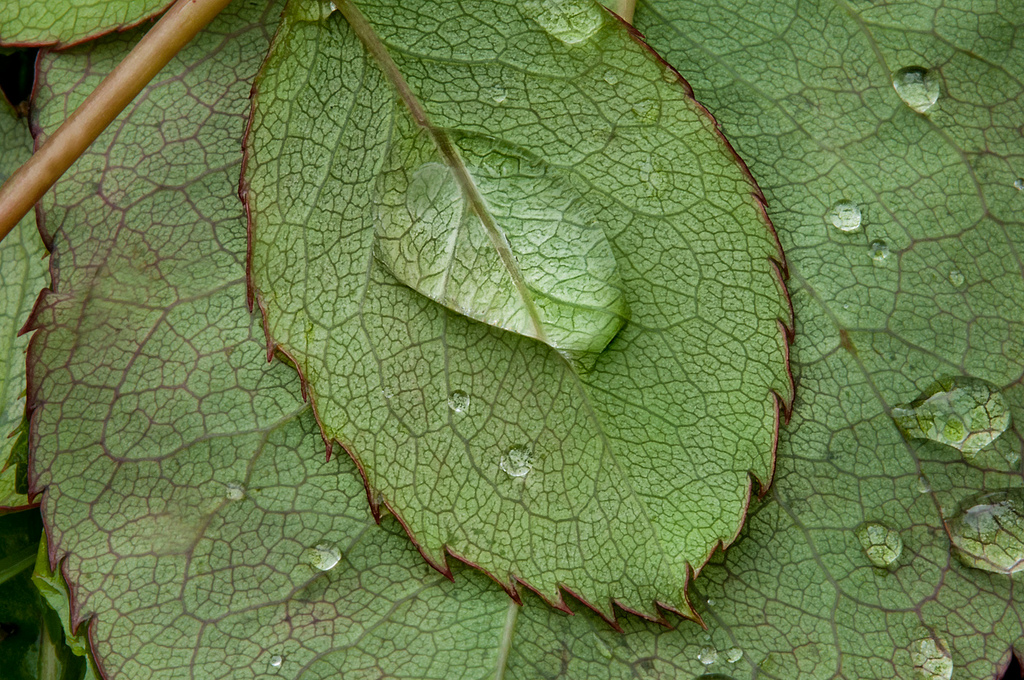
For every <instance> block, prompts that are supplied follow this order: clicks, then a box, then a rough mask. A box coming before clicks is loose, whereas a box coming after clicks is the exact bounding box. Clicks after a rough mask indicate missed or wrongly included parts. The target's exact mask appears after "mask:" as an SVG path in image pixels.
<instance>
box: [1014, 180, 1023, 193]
mask: <svg viewBox="0 0 1024 680" xmlns="http://www.w3.org/2000/svg"><path fill="white" fill-rule="evenodd" d="M1013 188H1014V189H1016V190H1017V191H1024V178H1022V177H1018V178H1017V179H1015V180H1013Z"/></svg>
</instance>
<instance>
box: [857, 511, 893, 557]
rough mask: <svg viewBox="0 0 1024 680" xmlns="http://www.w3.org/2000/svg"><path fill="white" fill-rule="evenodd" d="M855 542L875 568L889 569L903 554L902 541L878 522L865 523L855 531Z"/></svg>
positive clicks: (891, 530)
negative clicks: (858, 543)
mask: <svg viewBox="0 0 1024 680" xmlns="http://www.w3.org/2000/svg"><path fill="white" fill-rule="evenodd" d="M857 540H859V541H860V545H861V548H863V549H864V555H865V556H866V557H867V558H868V561H869V562H871V564H873V565H875V566H876V567H882V568H885V567H889V566H891V565H892V564H894V563H895V562H896V560H898V559H899V557H900V553H902V552H903V539H902V538H900V534H899V532H898V531H896V530H895V529H891V528H889V527H887V526H886V525H884V524H882V523H880V522H866V523H864V524H862V525H861V526H860V527H858V529H857Z"/></svg>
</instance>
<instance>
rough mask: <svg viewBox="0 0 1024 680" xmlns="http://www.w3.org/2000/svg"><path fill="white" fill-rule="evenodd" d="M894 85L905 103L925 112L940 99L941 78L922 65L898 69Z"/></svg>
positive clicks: (919, 111) (894, 77)
mask: <svg viewBox="0 0 1024 680" xmlns="http://www.w3.org/2000/svg"><path fill="white" fill-rule="evenodd" d="M892 86H893V88H895V90H896V94H898V95H899V96H900V99H902V100H903V103H904V104H906V105H907V106H909V107H910V108H912V109H913V110H915V111H917V112H918V113H924V112H925V111H927V110H928V109H930V108H931V107H933V106H935V102H937V101H938V100H939V80H938V78H936V77H935V74H933V73H932V72H931V71H929V70H928V69H925V68H921V67H920V66H908V67H907V68H901V69H900V70H899V71H896V73H895V74H893V77H892Z"/></svg>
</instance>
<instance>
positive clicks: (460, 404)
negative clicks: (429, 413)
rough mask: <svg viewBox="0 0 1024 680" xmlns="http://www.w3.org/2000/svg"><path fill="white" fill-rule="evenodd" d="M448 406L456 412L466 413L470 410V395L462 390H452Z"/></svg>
mask: <svg viewBox="0 0 1024 680" xmlns="http://www.w3.org/2000/svg"><path fill="white" fill-rule="evenodd" d="M448 408H450V409H451V410H452V411H455V412H456V413H465V412H466V411H467V410H469V395H468V394H466V393H465V392H463V391H462V390H452V393H451V394H449V395H448Z"/></svg>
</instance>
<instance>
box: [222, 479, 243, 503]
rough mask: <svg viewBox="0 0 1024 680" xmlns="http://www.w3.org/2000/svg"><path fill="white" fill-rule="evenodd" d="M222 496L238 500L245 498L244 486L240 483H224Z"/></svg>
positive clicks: (230, 499)
mask: <svg viewBox="0 0 1024 680" xmlns="http://www.w3.org/2000/svg"><path fill="white" fill-rule="evenodd" d="M224 496H225V497H227V499H228V500H229V501H240V500H242V499H243V498H245V487H244V486H242V485H241V484H234V483H229V484H225V491H224Z"/></svg>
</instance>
